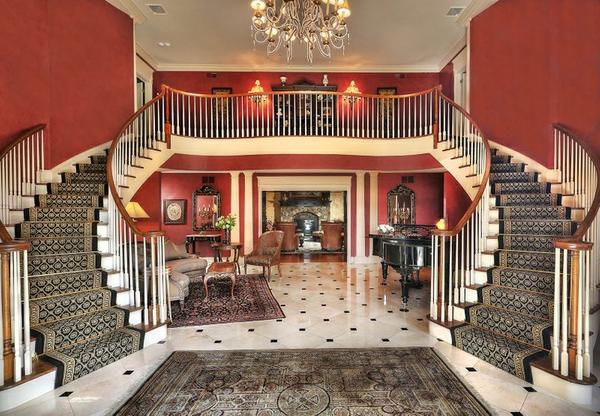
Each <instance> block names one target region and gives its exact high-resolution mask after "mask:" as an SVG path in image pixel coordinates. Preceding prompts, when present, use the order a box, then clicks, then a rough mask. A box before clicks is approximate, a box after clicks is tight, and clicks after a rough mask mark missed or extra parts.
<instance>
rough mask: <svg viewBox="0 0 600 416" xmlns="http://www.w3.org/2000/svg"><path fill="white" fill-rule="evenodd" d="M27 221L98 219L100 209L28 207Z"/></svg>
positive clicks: (25, 213)
mask: <svg viewBox="0 0 600 416" xmlns="http://www.w3.org/2000/svg"><path fill="white" fill-rule="evenodd" d="M24 215H25V221H98V220H99V219H100V210H99V209H97V208H78V207H70V208H68V209H65V208H64V207H62V208H57V207H55V208H40V207H33V208H27V209H26V210H25V211H24Z"/></svg>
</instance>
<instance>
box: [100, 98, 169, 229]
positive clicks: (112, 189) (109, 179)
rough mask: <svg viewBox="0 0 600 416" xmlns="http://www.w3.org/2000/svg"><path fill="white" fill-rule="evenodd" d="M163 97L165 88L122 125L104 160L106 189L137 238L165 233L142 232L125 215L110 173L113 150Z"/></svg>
mask: <svg viewBox="0 0 600 416" xmlns="http://www.w3.org/2000/svg"><path fill="white" fill-rule="evenodd" d="M164 96H165V88H161V92H160V93H159V94H157V95H156V96H155V97H154V98H152V99H151V100H150V101H148V102H147V103H146V104H144V105H143V106H142V107H141V108H140V109H139V110H138V111H136V112H135V113H134V114H133V115H132V116H131V117H129V119H128V120H127V121H126V122H125V123H124V124H123V127H122V128H121V130H119V133H118V134H117V135H116V136H115V139H114V140H113V141H112V143H111V145H110V149H109V151H108V156H107V158H106V179H107V182H108V187H109V189H110V193H111V194H112V197H113V201H114V203H115V205H116V207H117V209H118V210H119V212H120V213H121V216H122V218H123V219H124V220H125V222H126V223H127V225H128V226H129V227H130V228H131V230H132V231H133V232H134V233H135V234H136V235H137V236H139V237H156V236H163V235H164V234H165V233H164V232H163V231H142V230H140V229H139V228H138V227H137V225H136V223H135V221H134V220H133V219H132V218H131V217H130V216H129V214H128V213H127V210H126V209H125V205H123V202H122V201H121V197H120V195H119V192H118V190H117V186H116V185H115V181H114V177H113V173H112V161H113V158H114V154H115V149H116V147H117V145H118V144H119V138H120V137H121V135H122V134H123V133H125V131H126V130H127V128H128V127H129V126H130V125H131V123H132V122H133V121H134V120H135V119H137V118H138V117H139V115H140V114H142V113H143V112H144V111H145V110H147V109H148V108H149V107H150V106H152V104H154V103H155V102H157V101H158V100H160V99H161V98H162V97H164Z"/></svg>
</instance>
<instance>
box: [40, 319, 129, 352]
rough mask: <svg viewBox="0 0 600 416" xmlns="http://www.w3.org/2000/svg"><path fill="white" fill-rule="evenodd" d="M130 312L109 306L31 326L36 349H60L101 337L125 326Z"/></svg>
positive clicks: (42, 350) (43, 350) (46, 350)
mask: <svg viewBox="0 0 600 416" xmlns="http://www.w3.org/2000/svg"><path fill="white" fill-rule="evenodd" d="M128 318H129V313H128V312H127V311H126V310H125V309H121V308H108V309H102V310H100V311H96V312H92V313H88V314H85V315H81V316H76V317H73V318H67V319H63V320H60V321H56V322H52V323H49V324H46V325H39V326H35V327H33V328H31V330H32V332H33V333H34V334H35V336H36V338H37V339H36V345H35V349H36V352H37V353H38V354H43V353H45V352H48V351H51V350H57V349H58V350H60V349H61V348H65V347H68V346H70V345H73V344H76V343H81V342H84V341H86V340H89V339H92V338H96V337H100V336H102V335H105V334H107V333H109V332H110V331H114V330H116V329H119V328H123V327H124V326H125V325H126V324H127V322H128Z"/></svg>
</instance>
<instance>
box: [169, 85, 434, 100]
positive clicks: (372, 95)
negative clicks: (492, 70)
mask: <svg viewBox="0 0 600 416" xmlns="http://www.w3.org/2000/svg"><path fill="white" fill-rule="evenodd" d="M438 89H439V86H437V85H436V86H435V87H431V88H429V89H427V90H424V91H419V92H413V93H410V94H401V95H378V94H363V93H360V94H356V93H349V92H342V91H264V92H244V93H236V94H227V95H214V94H199V93H192V92H188V91H183V90H178V89H176V88H173V87H169V86H168V85H166V84H162V85H161V91H162V90H168V91H171V92H174V93H177V94H181V95H185V96H190V97H201V98H220V99H225V98H235V97H256V96H262V95H338V96H343V97H357V98H381V99H386V100H389V99H393V98H412V97H417V96H421V95H426V94H428V93H430V92H434V91H436V90H438Z"/></svg>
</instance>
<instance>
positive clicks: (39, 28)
mask: <svg viewBox="0 0 600 416" xmlns="http://www.w3.org/2000/svg"><path fill="white" fill-rule="evenodd" d="M4 9H5V15H4V16H3V18H2V23H1V24H0V50H1V51H2V60H1V61H0V91H2V94H0V108H1V111H2V123H0V148H1V147H3V142H5V141H6V140H7V139H9V138H10V137H11V136H12V135H13V134H15V133H16V132H18V131H21V130H23V129H26V128H28V127H31V126H32V125H34V124H38V123H48V133H47V138H48V139H49V140H47V146H46V147H47V151H46V159H47V162H48V164H47V165H48V167H52V166H54V165H56V164H58V163H60V162H62V161H64V160H65V159H67V158H69V157H71V156H74V155H75V154H77V153H80V152H82V151H84V150H86V149H88V148H90V147H93V146H96V145H98V144H101V143H104V142H107V141H109V140H111V139H112V138H114V136H115V135H116V134H117V133H118V129H119V127H120V126H121V125H122V124H123V123H124V122H125V121H126V120H127V118H128V117H129V116H130V115H131V114H132V113H133V84H134V79H133V22H132V20H131V19H130V18H129V17H128V16H127V15H126V14H124V13H122V12H121V11H119V10H117V9H116V8H114V7H113V6H111V5H110V4H109V3H107V2H105V1H98V0H62V1H60V2H58V1H47V0H24V1H18V2H12V3H11V5H10V6H9V7H8V6H7V7H5V8H4Z"/></svg>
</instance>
